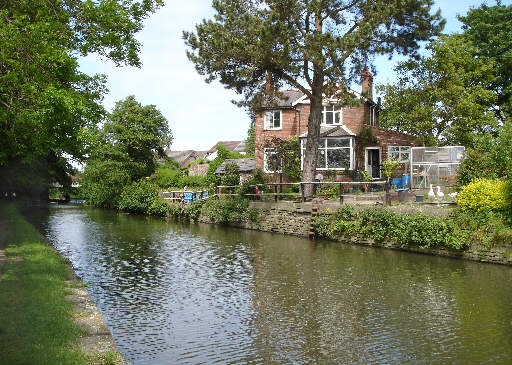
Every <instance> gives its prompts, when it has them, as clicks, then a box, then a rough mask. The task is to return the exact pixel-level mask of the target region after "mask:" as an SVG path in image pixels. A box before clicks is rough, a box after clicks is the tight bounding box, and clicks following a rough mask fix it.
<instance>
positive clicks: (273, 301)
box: [30, 205, 512, 365]
mask: <svg viewBox="0 0 512 365" xmlns="http://www.w3.org/2000/svg"><path fill="white" fill-rule="evenodd" d="M30 219H31V220H32V221H33V223H34V224H35V225H36V226H38V227H39V228H40V230H41V232H42V233H43V234H44V235H45V236H46V237H47V238H48V240H49V241H50V242H51V243H52V244H53V245H54V246H55V247H56V248H57V250H59V251H60V252H61V253H62V254H63V255H64V256H65V257H67V258H68V259H69V260H70V261H71V263H72V265H73V267H74V269H75V271H76V272H77V274H78V275H79V276H80V277H81V278H82V279H83V280H84V281H85V282H87V283H88V290H89V292H90V294H91V296H92V298H93V300H94V301H95V303H96V304H97V306H98V308H99V309H100V311H101V312H102V314H103V315H104V317H105V320H106V322H107V324H108V326H109V327H110V329H111V331H112V334H113V336H114V339H115V340H116V342H117V345H118V347H119V350H120V351H121V352H122V353H123V354H124V355H125V357H126V358H127V359H128V360H130V361H131V363H133V364H136V365H143V364H213V363H219V364H349V363H354V364H484V363H486V364H512V268H510V267H505V266H496V265H490V264H480V263H475V262H467V261H460V260H454V259H449V258H441V257H431V256H426V255H420V254H412V253H406V252H399V251H392V250H386V249H374V248H369V247H359V246H351V245H342V244H339V243H334V242H325V241H309V240H307V239H301V238H296V237H289V236H283V235H278V234H270V233H261V232H255V231H244V230H239V229H230V228H221V227H217V226H209V225H199V224H197V225H196V224H192V225H188V224H186V225H185V224H177V223H169V222H165V221H163V220H161V219H158V218H151V217H140V216H133V215H126V214H118V213H116V212H113V211H108V210H100V209H90V208H83V207H79V206H73V205H69V206H66V207H63V206H57V205H53V206H50V207H43V208H39V209H32V210H31V212H30Z"/></svg>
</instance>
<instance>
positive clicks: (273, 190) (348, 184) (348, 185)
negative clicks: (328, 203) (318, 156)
mask: <svg viewBox="0 0 512 365" xmlns="http://www.w3.org/2000/svg"><path fill="white" fill-rule="evenodd" d="M308 184H309V185H314V186H315V190H316V192H318V191H319V190H320V189H321V188H322V187H323V186H337V190H338V192H339V201H340V204H343V196H344V195H345V194H348V193H350V191H349V190H350V189H352V190H353V189H354V187H356V188H359V191H361V188H362V187H366V190H367V191H369V190H372V189H375V188H379V189H380V190H381V191H388V190H389V188H388V185H387V183H386V181H385V180H379V181H366V182H361V181H353V182H352V181H325V182H320V181H314V182H305V181H303V182H296V183H265V184H256V185H249V187H250V188H251V189H252V190H253V193H244V194H240V193H236V190H237V189H238V188H240V185H231V186H228V185H219V186H216V187H215V195H214V196H217V197H218V196H237V195H243V196H247V197H251V198H253V199H258V198H261V199H262V198H265V197H270V198H273V199H274V201H275V202H277V201H279V200H280V199H282V198H286V197H292V198H299V197H300V200H301V201H302V202H304V201H305V200H306V199H305V186H306V185H308ZM292 186H298V188H299V192H298V193H294V192H283V187H292ZM269 191H270V192H269Z"/></svg>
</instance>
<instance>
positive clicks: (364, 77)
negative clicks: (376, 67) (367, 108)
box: [361, 66, 373, 99]
mask: <svg viewBox="0 0 512 365" xmlns="http://www.w3.org/2000/svg"><path fill="white" fill-rule="evenodd" d="M361 93H362V94H363V95H365V96H367V97H369V98H370V99H372V98H373V76H372V74H371V73H370V71H369V70H368V66H364V69H363V72H361Z"/></svg>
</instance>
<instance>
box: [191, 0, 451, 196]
mask: <svg viewBox="0 0 512 365" xmlns="http://www.w3.org/2000/svg"><path fill="white" fill-rule="evenodd" d="M432 5H433V1H432V0H408V1H373V0H359V1H357V0H356V1H354V0H323V1H309V0H262V1H256V0H253V1H247V0H214V1H213V8H214V9H215V10H216V14H215V16H214V19H213V20H204V21H203V22H202V23H201V24H199V25H197V26H196V33H193V32H184V39H185V42H186V44H187V45H188V46H189V51H188V57H189V59H190V60H192V61H193V62H194V63H195V65H196V69H197V71H198V72H199V73H200V74H202V75H207V79H206V80H207V81H208V82H209V81H212V80H214V79H219V80H220V82H221V83H223V84H225V85H226V86H227V87H228V88H231V89H234V90H235V91H236V92H238V93H243V94H245V96H246V99H247V100H250V101H251V102H252V103H253V105H258V104H259V105H261V103H262V101H263V100H264V97H267V99H270V100H272V97H273V96H274V95H279V94H278V90H279V88H280V87H281V86H284V85H290V86H292V87H295V88H298V89H299V90H301V91H302V92H303V93H304V94H305V95H307V96H308V98H309V99H310V103H311V104H310V107H311V113H310V116H309V121H308V139H307V145H306V154H305V156H304V175H303V178H304V180H306V181H313V177H314V175H315V169H316V166H315V165H316V159H317V156H316V155H317V153H318V148H317V147H318V140H319V134H320V123H321V120H322V114H321V112H322V99H323V96H324V95H333V94H334V93H335V92H337V95H338V96H339V97H340V98H342V99H344V101H347V100H350V99H353V97H352V96H351V94H350V93H349V92H348V89H347V86H348V85H350V82H351V81H353V80H358V79H359V77H360V74H361V71H362V70H363V67H364V66H365V65H366V64H368V63H370V62H371V59H372V57H373V55H375V54H392V53H394V52H396V53H399V54H404V55H414V54H416V50H417V49H418V47H419V46H418V41H425V40H428V39H430V38H431V37H432V36H434V35H437V34H438V33H439V32H440V31H441V29H442V28H443V25H444V21H442V20H441V16H440V12H439V11H438V12H436V13H435V14H430V11H431V8H432ZM265 82H266V85H267V87H266V88H263V89H262V88H261V85H262V84H263V83H265ZM263 94H265V95H263ZM312 193H313V192H312V188H310V189H308V191H307V192H306V195H307V196H308V197H310V196H312Z"/></svg>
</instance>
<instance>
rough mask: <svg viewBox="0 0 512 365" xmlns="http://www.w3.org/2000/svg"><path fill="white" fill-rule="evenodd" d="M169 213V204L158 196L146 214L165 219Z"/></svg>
mask: <svg viewBox="0 0 512 365" xmlns="http://www.w3.org/2000/svg"><path fill="white" fill-rule="evenodd" d="M168 212H169V204H168V203H167V202H166V201H165V200H164V199H162V198H161V197H159V196H157V197H156V198H155V199H154V200H153V202H152V203H151V206H150V207H149V209H148V210H147V211H146V212H144V213H145V214H150V215H159V216H162V217H165V216H166V215H167V213H168Z"/></svg>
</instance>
